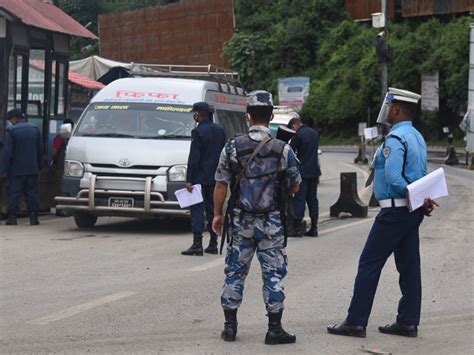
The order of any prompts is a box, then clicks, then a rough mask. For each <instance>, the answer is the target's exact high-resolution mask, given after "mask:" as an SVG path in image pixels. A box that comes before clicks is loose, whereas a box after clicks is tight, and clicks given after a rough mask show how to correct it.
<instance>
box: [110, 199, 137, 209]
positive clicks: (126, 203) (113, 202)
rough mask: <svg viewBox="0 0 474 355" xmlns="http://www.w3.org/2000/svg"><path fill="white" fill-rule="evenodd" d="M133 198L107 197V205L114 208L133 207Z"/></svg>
mask: <svg viewBox="0 0 474 355" xmlns="http://www.w3.org/2000/svg"><path fill="white" fill-rule="evenodd" d="M133 205H134V200H133V198H116V197H111V198H109V207H114V208H133Z"/></svg>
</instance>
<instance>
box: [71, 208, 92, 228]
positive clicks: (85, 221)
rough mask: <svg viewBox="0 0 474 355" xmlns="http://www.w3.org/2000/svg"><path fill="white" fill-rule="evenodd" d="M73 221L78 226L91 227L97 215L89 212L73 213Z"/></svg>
mask: <svg viewBox="0 0 474 355" xmlns="http://www.w3.org/2000/svg"><path fill="white" fill-rule="evenodd" d="M74 222H76V225H77V226H78V227H79V228H93V227H94V226H95V223H96V222H97V216H94V215H92V214H89V213H83V212H79V213H74Z"/></svg>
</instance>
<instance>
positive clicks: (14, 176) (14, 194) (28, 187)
mask: <svg viewBox="0 0 474 355" xmlns="http://www.w3.org/2000/svg"><path fill="white" fill-rule="evenodd" d="M7 118H8V120H9V121H10V123H11V125H10V126H9V127H7V129H6V131H5V141H4V146H3V156H2V164H0V174H1V175H3V176H6V177H7V195H8V210H7V214H8V219H7V222H6V225H10V226H11V225H16V224H17V221H16V214H17V213H18V209H19V201H20V196H21V193H22V191H23V192H24V194H25V200H26V204H27V208H28V212H29V215H30V224H31V225H38V224H39V222H38V199H37V196H36V192H37V182H38V174H39V171H40V170H41V168H42V165H43V158H42V149H41V135H40V132H39V130H38V128H37V127H36V126H34V125H32V124H30V123H28V122H26V121H25V117H24V115H23V112H22V111H21V110H20V109H18V108H17V109H13V110H11V111H9V112H8V117H7Z"/></svg>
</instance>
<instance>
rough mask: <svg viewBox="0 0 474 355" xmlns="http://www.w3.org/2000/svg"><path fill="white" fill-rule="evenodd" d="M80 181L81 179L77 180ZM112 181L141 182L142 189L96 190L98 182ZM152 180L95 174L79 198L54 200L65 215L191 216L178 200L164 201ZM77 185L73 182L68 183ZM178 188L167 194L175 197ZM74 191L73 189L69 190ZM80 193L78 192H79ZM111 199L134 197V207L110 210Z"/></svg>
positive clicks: (78, 193) (68, 197)
mask: <svg viewBox="0 0 474 355" xmlns="http://www.w3.org/2000/svg"><path fill="white" fill-rule="evenodd" d="M77 180H80V179H77ZM101 180H102V182H104V180H105V181H107V180H109V181H113V182H114V183H116V182H120V181H122V182H135V183H137V182H141V183H143V190H121V189H120V190H118V189H117V190H113V189H104V188H96V185H97V182H98V181H101ZM152 180H153V178H152V177H146V178H138V177H137V178H134V177H133V178H132V177H116V176H114V177H105V176H97V175H94V174H92V175H91V177H90V180H89V187H88V188H79V184H78V185H77V186H78V190H79V191H78V192H77V194H76V196H74V197H72V194H70V193H67V195H69V196H58V197H56V198H55V200H56V202H57V203H58V204H57V206H56V209H57V210H61V211H65V212H71V213H74V212H84V213H90V214H93V215H96V216H121V217H155V216H170V217H189V216H190V211H189V209H181V208H180V207H179V204H178V202H177V201H173V200H168V201H167V200H165V196H164V194H163V193H161V192H157V191H152V189H151V188H152ZM68 183H69V184H73V185H75V183H74V182H68ZM176 188H177V187H176V186H175V185H170V186H169V187H168V189H169V190H173V191H168V193H167V195H171V196H172V197H173V198H174V197H175V196H174V190H176ZM68 190H72V189H68ZM76 191H77V190H76ZM109 198H124V199H126V198H133V200H134V205H133V207H111V206H109Z"/></svg>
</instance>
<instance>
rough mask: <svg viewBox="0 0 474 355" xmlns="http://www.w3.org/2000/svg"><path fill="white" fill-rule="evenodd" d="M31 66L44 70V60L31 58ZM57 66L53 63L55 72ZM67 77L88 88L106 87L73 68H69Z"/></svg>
mask: <svg viewBox="0 0 474 355" xmlns="http://www.w3.org/2000/svg"><path fill="white" fill-rule="evenodd" d="M30 66H32V67H33V68H36V69H37V70H39V71H44V61H43V60H38V59H30ZM55 68H56V67H55V64H54V63H53V67H52V70H53V73H54V72H55V71H56V69H55ZM53 77H54V76H53ZM67 78H68V80H69V81H70V82H71V83H73V84H76V85H79V86H82V87H83V88H86V89H93V90H100V89H102V88H103V87H105V85H104V84H102V83H101V82H99V81H95V80H93V79H90V78H88V77H87V76H84V75H81V74H79V73H76V72H75V71H73V70H71V69H69V72H68V75H67ZM53 80H54V79H53Z"/></svg>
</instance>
